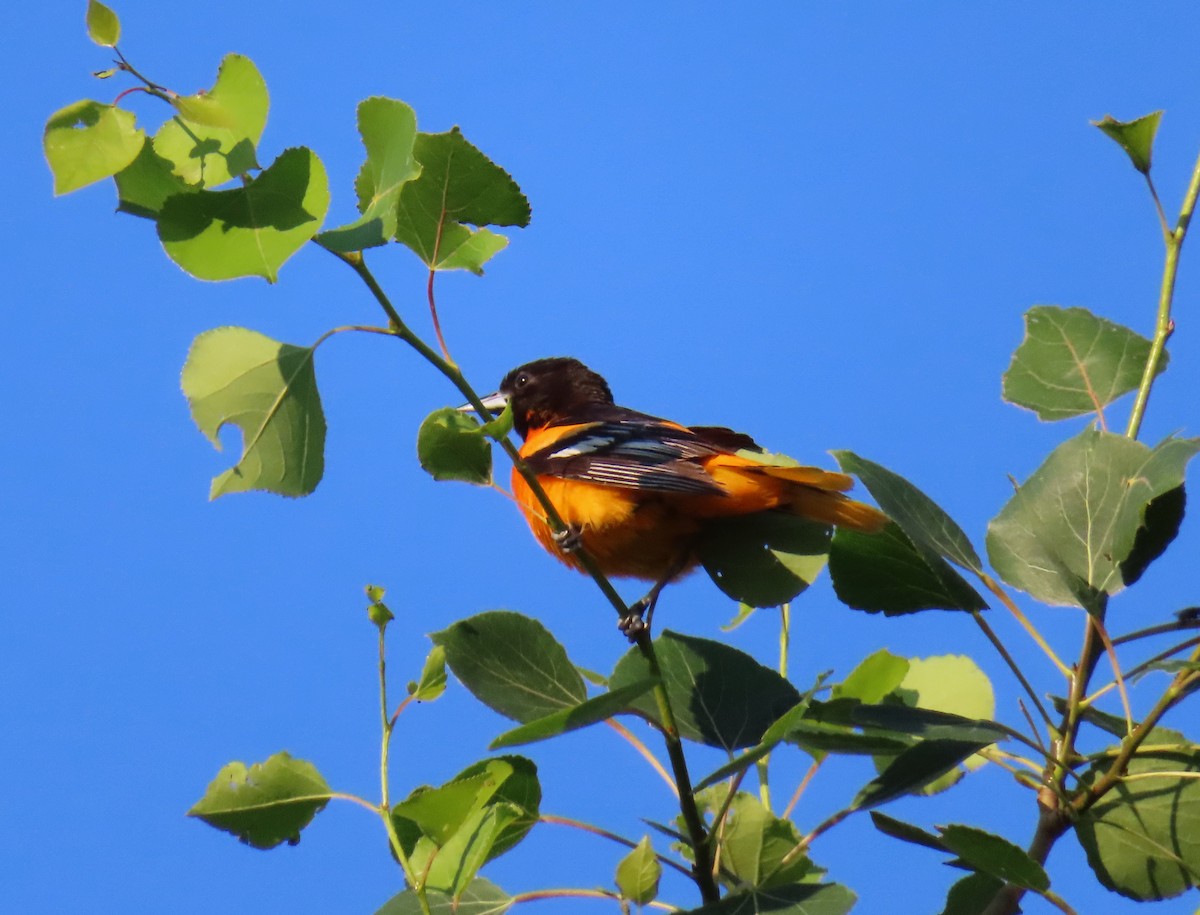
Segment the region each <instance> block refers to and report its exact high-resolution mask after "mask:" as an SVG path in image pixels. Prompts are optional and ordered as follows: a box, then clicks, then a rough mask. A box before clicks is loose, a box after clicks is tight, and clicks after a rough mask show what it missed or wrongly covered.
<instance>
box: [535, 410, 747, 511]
mask: <svg viewBox="0 0 1200 915" xmlns="http://www.w3.org/2000/svg"><path fill="white" fill-rule="evenodd" d="M729 450H730V449H728V448H724V447H721V443H718V442H715V441H709V440H707V439H706V438H705V437H702V436H700V435H697V434H696V433H694V432H692V431H691V430H690V429H681V428H679V427H678V426H675V425H672V424H669V423H664V422H661V421H659V420H655V419H653V418H652V417H646V418H645V419H640V418H639V419H636V420H623V421H613V422H596V423H589V424H587V425H586V426H583V427H582V428H580V429H578V430H576V431H575V432H572V433H570V434H568V435H566V436H564V437H563V438H560V439H559V440H558V441H556V442H554V443H553V444H552V445H547V446H546V447H545V448H542V449H541V450H539V451H535V452H534V453H533V454H531V455H529V456H527V457H526V458H525V460H526V462H527V463H528V464H529V466H530V469H532V470H533V471H534V473H537V474H539V475H543V476H555V477H563V478H566V479H570V480H585V481H588V482H591V483H601V484H604V485H607V486H620V487H623V488H626V489H649V490H654V491H657V492H669V493H690V494H696V495H722V494H723V493H724V490H723V489H722V488H721V487H720V486H718V485H717V483H716V482H715V481H714V480H713V478H712V477H710V476H709V475H708V474H707V473H706V472H705V470H704V466H703V463H702V461H703V459H704V458H707V457H711V456H712V455H714V454H725V453H727V452H728V451H729Z"/></svg>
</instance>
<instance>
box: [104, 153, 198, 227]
mask: <svg viewBox="0 0 1200 915" xmlns="http://www.w3.org/2000/svg"><path fill="white" fill-rule="evenodd" d="M113 180H115V181H116V183H117V209H118V210H119V211H120V212H122V213H129V214H130V215H131V216H141V217H143V218H145V219H158V214H159V213H160V212H161V211H162V208H163V204H164V203H166V202H167V198H169V197H173V196H174V195H175V194H190V193H193V192H194V191H195V190H196V188H195V187H193V186H192V185H190V184H187V183H185V182H184V180H183V179H182V178H180V177H179V176H178V175H176V174H175V173H174V172H173V171H172V170H171V163H170V162H168V161H167V160H166V159H164V158H163V157H162V156H160V155H159V154H158V153H156V152H155V151H154V144H153V143H143V144H142V149H141V151H140V152H139V153H138V154H137V158H136V159H134V160H133V161H132V162H130V163H129V164H128V165H127V166H125V168H123V169H122V170H121V171H119V172H117V173H116V175H114V176H113Z"/></svg>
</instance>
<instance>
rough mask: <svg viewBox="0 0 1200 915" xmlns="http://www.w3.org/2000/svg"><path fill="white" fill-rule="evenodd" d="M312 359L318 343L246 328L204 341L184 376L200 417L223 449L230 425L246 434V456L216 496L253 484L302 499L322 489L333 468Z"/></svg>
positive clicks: (217, 486) (215, 487)
mask: <svg viewBox="0 0 1200 915" xmlns="http://www.w3.org/2000/svg"><path fill="white" fill-rule="evenodd" d="M312 357H313V350H312V349H311V348H307V347H298V346H290V345H288V344H286V343H280V342H278V341H277V340H272V339H271V338H270V337H266V336H263V335H262V334H260V333H258V332H257V331H253V330H247V329H246V328H244V327H221V328H218V329H216V330H210V331H207V332H205V333H203V334H201V335H200V336H199V337H197V338H196V340H195V342H194V343H193V344H192V349H191V352H189V353H188V359H187V363H186V364H185V365H184V367H183V378H182V384H183V393H184V394H185V395H186V396H187V399H188V404H189V405H190V406H191V409H192V418H193V419H194V420H195V421H196V425H197V426H199V427H200V431H201V432H203V433H204V434H205V435H206V436H207V437H208V439H209V441H211V442H212V443H213V445H214V446H216V448H217V449H218V450H220V448H221V440H220V438H218V433H219V432H220V430H221V427H222V426H224V425H225V424H226V423H233V424H234V425H236V426H238V427H239V428H240V429H241V430H242V436H243V444H242V456H241V458H240V459H239V460H238V462H237V464H236V465H235V466H234V467H233V468H231V469H230V470H227V471H225V472H224V473H222V474H221V475H220V476H218V477H216V478H215V479H214V480H213V483H212V489H211V492H210V497H211V498H216V497H217V496H221V495H224V494H226V493H231V492H243V491H246V490H251V489H265V490H268V491H270V492H276V493H280V494H281V495H285V496H302V495H307V494H308V493H310V492H312V491H313V490H314V489H315V488H316V486H317V483H319V482H320V480H321V475H322V473H323V472H324V466H325V458H324V450H325V414H324V412H323V411H322V410H321V400H320V397H319V395H318V394H317V378H316V373H315V371H314V369H313V360H312Z"/></svg>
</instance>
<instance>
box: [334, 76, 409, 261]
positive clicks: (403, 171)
mask: <svg viewBox="0 0 1200 915" xmlns="http://www.w3.org/2000/svg"><path fill="white" fill-rule="evenodd" d="M358 133H359V135H360V136H361V137H362V141H363V146H365V147H366V149H367V161H366V162H364V163H363V166H362V169H361V170H360V171H359V173H358V178H357V180H356V181H355V182H354V187H355V190H356V191H357V193H358V212H359V213H360V214H362V215H361V216H360V217H359V218H358V219H356V220H354V221H353V222H350V223H347V224H346V225H344V226H339V227H338V228H336V229H329V230H327V231H325V232H322V233H321V234H320V235H318V236H317V241H318V242H319V243H320V244H322V245H324V246H325V247H326V248H328V249H329V250H330V251H338V252H342V253H346V252H350V251H361V250H363V249H364V248H373V247H376V246H377V245H383V244H387V242H389V241H391V238H392V236H393V235H395V234H396V208H397V206H399V202H400V191H401V189H402V188H403V187H404V185H405V183H406V182H408V181H411V180H413V179H414V178H416V177H417V176H418V175H419V174H420V173H421V166H420V165H419V164H418V162H417V160H416V156H415V155H414V152H413V145H414V143H415V142H416V139H417V116H416V114H415V113H414V112H413V110H412V108H410V107H409V106H408V105H406V104H404V102H401V101H397V100H396V99H390V98H383V97H380V96H375V97H373V98H369V99H366V100H365V101H362V102H360V103H359V105H358Z"/></svg>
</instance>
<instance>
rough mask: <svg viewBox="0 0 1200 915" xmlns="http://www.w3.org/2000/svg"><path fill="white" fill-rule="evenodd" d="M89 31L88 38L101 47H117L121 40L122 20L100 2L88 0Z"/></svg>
mask: <svg viewBox="0 0 1200 915" xmlns="http://www.w3.org/2000/svg"><path fill="white" fill-rule="evenodd" d="M87 31H88V38H90V39H92V41H94V42H96V44H98V45H100V47H102V48H111V47H115V46H116V44H117V42H118V41H120V40H121V20H120V19H118V18H117V14H116V13H114V12H113V11H112V10H111V9H109V8H108V7H107V6H105V5H104V4H103V3H101V2H100V0H88V5H87Z"/></svg>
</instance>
